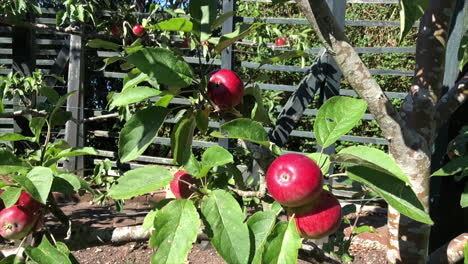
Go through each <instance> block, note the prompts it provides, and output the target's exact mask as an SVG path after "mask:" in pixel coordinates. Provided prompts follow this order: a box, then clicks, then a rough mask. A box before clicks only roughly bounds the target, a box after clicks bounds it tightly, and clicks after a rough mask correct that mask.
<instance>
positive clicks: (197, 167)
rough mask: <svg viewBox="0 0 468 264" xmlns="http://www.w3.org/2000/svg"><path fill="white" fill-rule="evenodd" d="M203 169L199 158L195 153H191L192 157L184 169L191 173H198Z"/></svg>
mask: <svg viewBox="0 0 468 264" xmlns="http://www.w3.org/2000/svg"><path fill="white" fill-rule="evenodd" d="M201 169H202V164H201V162H199V161H198V160H197V158H196V157H195V156H194V155H193V153H192V154H191V155H190V159H189V160H188V161H187V163H185V164H184V170H185V171H187V173H188V174H190V175H198V173H200V171H201Z"/></svg>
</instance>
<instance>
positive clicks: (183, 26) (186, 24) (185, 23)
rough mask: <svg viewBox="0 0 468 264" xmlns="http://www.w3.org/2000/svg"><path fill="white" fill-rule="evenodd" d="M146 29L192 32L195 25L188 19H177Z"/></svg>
mask: <svg viewBox="0 0 468 264" xmlns="http://www.w3.org/2000/svg"><path fill="white" fill-rule="evenodd" d="M146 28H148V29H155V30H165V31H182V32H192V29H193V23H192V22H190V20H188V19H185V18H182V17H176V18H171V19H169V20H166V21H163V22H159V23H157V24H156V25H153V26H147V27H146Z"/></svg>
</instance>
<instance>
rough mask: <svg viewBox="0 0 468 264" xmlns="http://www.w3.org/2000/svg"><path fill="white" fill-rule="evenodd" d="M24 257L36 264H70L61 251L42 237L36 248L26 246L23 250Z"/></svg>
mask: <svg viewBox="0 0 468 264" xmlns="http://www.w3.org/2000/svg"><path fill="white" fill-rule="evenodd" d="M25 252H26V255H27V256H28V257H29V258H30V259H31V260H33V261H34V262H36V263H38V264H49V263H63V264H67V263H69V264H72V262H71V260H70V258H69V257H68V256H67V255H66V254H64V253H63V252H62V251H60V250H58V249H57V248H55V247H54V246H53V245H52V244H51V243H50V242H49V240H48V239H47V237H46V236H45V235H44V236H43V237H42V240H41V244H39V246H38V247H36V248H33V247H31V246H27V247H26V248H25Z"/></svg>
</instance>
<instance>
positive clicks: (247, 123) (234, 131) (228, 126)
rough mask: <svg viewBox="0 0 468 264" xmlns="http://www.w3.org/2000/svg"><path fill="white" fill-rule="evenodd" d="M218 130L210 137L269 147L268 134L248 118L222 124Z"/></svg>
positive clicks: (260, 125)
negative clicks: (233, 139)
mask: <svg viewBox="0 0 468 264" xmlns="http://www.w3.org/2000/svg"><path fill="white" fill-rule="evenodd" d="M219 130H220V131H219V132H216V131H215V132H212V133H211V136H213V137H219V138H237V139H243V140H247V141H251V142H254V143H257V144H260V145H263V146H265V147H269V146H270V141H269V140H268V134H267V132H266V131H265V128H263V126H262V124H260V123H259V122H256V121H253V120H251V119H248V118H238V119H234V120H232V121H229V122H227V123H224V124H223V125H221V126H220V128H219Z"/></svg>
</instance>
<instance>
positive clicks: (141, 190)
mask: <svg viewBox="0 0 468 264" xmlns="http://www.w3.org/2000/svg"><path fill="white" fill-rule="evenodd" d="M173 178H174V177H173V175H172V173H171V172H169V171H168V170H167V169H165V168H163V167H159V166H146V167H144V168H139V169H134V170H130V171H128V172H126V173H125V174H124V175H123V176H122V177H120V178H119V179H118V181H117V183H116V184H114V185H112V187H111V188H110V189H109V192H108V196H109V197H111V198H113V199H129V198H132V197H135V196H138V195H142V194H146V193H150V192H152V191H154V190H157V189H159V188H161V187H164V186H166V185H168V184H169V182H170V181H171V180H172V179H173Z"/></svg>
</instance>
